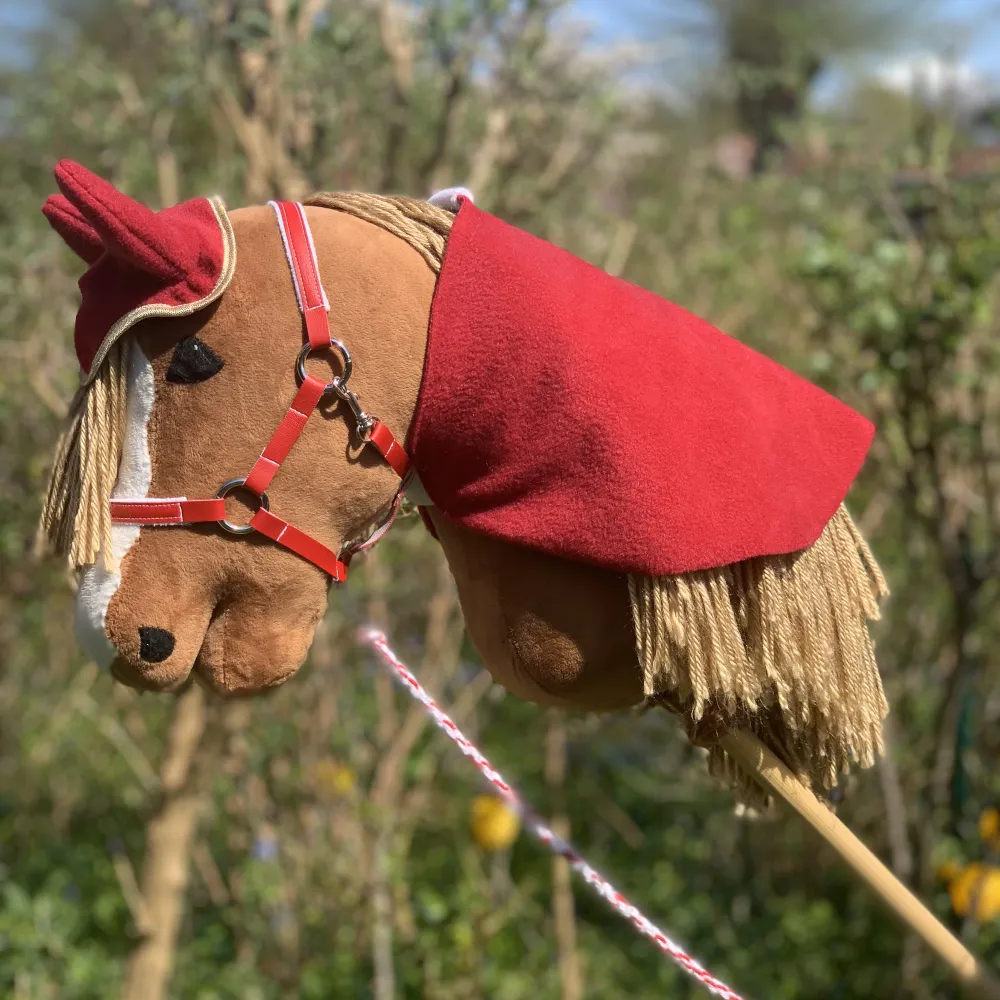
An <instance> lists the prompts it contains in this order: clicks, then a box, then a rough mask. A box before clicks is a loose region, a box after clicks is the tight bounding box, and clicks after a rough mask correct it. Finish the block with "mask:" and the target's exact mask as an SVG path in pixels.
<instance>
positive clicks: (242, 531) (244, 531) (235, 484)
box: [215, 477, 271, 535]
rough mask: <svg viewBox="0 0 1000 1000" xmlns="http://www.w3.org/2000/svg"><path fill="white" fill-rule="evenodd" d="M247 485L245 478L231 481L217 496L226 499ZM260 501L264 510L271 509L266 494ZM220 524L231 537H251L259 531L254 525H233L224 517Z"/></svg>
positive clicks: (263, 494) (223, 486)
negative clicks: (234, 491)
mask: <svg viewBox="0 0 1000 1000" xmlns="http://www.w3.org/2000/svg"><path fill="white" fill-rule="evenodd" d="M245 483H246V478H245V477H244V478H241V479H229V480H227V481H226V482H224V483H223V484H222V485H221V486H220V487H219V492H218V493H216V494H215V495H216V496H217V497H219V498H221V499H225V498H226V497H227V496H229V494H230V493H232V492H233V490H238V489H239V488H240V487H241V486H243V485H244V484H245ZM258 499H259V500H260V505H261V507H263V508H264V510H270V509H271V505H270V504H269V503H268V500H267V494H266V493H261V494H260V496H259V497H258ZM218 524H219V527H220V528H225V529H226V531H228V532H229V533H230V534H231V535H250V534H253V532H255V531H256V530H257V529H256V528H255V527H254V526H253V525H252V524H233V523H232V522H231V521H227V520H226V519H225V518H224V517H223V518H221V519H220V520H219V522H218Z"/></svg>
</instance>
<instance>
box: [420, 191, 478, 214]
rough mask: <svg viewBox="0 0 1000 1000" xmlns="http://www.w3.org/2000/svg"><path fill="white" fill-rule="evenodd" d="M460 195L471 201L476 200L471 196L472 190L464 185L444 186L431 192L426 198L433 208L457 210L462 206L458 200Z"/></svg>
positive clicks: (448, 210)
mask: <svg viewBox="0 0 1000 1000" xmlns="http://www.w3.org/2000/svg"><path fill="white" fill-rule="evenodd" d="M461 197H465V198H468V199H469V201H471V202H473V203H475V200H476V199H475V198H473V197H472V192H471V191H470V190H469V189H468V188H464V187H451V188H445V189H444V190H443V191H438V192H437V193H436V194H432V195H431V196H430V198H428V199H427V200H428V201H429V202H430V203H431V204H432V205H433V206H434V207H435V208H443V209H444V210H445V211H446V212H457V211H458V210H459V209H460V208H461V207H462V203H461V202H460V201H459V200H458V199H459V198H461Z"/></svg>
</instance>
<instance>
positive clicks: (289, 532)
mask: <svg viewBox="0 0 1000 1000" xmlns="http://www.w3.org/2000/svg"><path fill="white" fill-rule="evenodd" d="M250 525H251V527H253V528H256V529H257V530H258V531H259V532H260V533H261V534H262V535H265V536H266V537H267V538H270V539H271V541H272V542H277V543H278V544H279V545H283V546H284V547H285V548H286V549H288V550H289V551H291V552H294V553H295V554H296V555H297V556H301V557H302V558H303V559H305V560H307V561H308V562H311V563H312V564H313V565H314V566H318V567H319V568H320V569H321V570H323V571H324V572H326V573H329V574H330V576H332V577H333V580H334V583H343V582H344V581H345V580H346V579H347V566H345V565H344V563H342V562H341V561H340V559H338V558H337V554H336V553H335V552H333V551H332V550H331V549H328V548H327V547H326V546H325V545H324V544H323V543H322V542H317V541H316V539H315V538H313V537H311V536H310V535H307V534H306V533H305V532H304V531H300V530H299V529H298V528H296V527H295V526H294V525H291V524H289V523H288V522H287V521H283V520H282V519H281V518H280V517H277V516H275V515H274V514H272V513H271V512H270V511H269V510H264V508H263V507H259V508H258V509H257V513H256V514H254V516H253V517H252V518H251V519H250Z"/></svg>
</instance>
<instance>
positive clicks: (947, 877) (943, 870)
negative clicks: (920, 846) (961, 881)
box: [934, 859, 962, 883]
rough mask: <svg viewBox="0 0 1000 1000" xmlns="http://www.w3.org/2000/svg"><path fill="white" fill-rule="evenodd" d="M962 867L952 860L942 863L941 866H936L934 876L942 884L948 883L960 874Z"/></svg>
mask: <svg viewBox="0 0 1000 1000" xmlns="http://www.w3.org/2000/svg"><path fill="white" fill-rule="evenodd" d="M961 871H962V866H961V864H959V862H957V861H955V860H954V859H952V860H951V861H942V862H941V864H939V865H938V866H937V869H936V870H935V872H934V874H935V875H937V877H938V878H939V879H940V880H941V881H942V882H945V883H947V882H950V881H951V880H952V879H953V878H955V877H956V876H958V875H959V874H961Z"/></svg>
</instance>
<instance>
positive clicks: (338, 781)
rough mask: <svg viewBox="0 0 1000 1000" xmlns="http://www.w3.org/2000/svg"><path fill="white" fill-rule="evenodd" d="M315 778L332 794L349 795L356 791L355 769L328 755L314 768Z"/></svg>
mask: <svg viewBox="0 0 1000 1000" xmlns="http://www.w3.org/2000/svg"><path fill="white" fill-rule="evenodd" d="M313 780H314V781H315V782H316V784H317V785H318V786H319V788H320V789H321V790H322V791H324V792H327V793H328V794H330V795H349V794H350V793H351V792H353V791H354V782H355V776H354V771H352V770H351V768H349V767H348V766H347V765H346V764H341V763H340V761H336V760H333V759H331V758H330V757H326V758H324V759H323V760H321V761H319V762H317V764H316V767H315V768H314V769H313Z"/></svg>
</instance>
